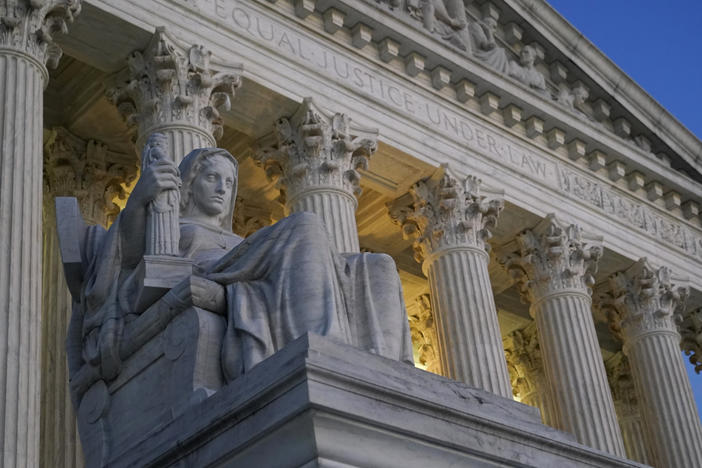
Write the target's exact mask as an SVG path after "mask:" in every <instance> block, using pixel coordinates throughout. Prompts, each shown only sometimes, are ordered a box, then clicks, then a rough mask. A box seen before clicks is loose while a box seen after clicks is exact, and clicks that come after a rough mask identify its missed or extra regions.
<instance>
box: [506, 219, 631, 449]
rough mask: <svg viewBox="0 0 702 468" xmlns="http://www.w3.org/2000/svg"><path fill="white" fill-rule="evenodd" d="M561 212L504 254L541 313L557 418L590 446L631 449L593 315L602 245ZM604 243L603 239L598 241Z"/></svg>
mask: <svg viewBox="0 0 702 468" xmlns="http://www.w3.org/2000/svg"><path fill="white" fill-rule="evenodd" d="M592 241H595V239H588V240H586V239H585V237H584V236H583V234H582V233H581V231H580V229H579V227H578V226H575V225H570V226H563V225H561V224H560V223H559V222H558V221H557V220H556V219H555V217H554V216H553V215H549V216H548V217H546V218H545V219H544V220H543V221H542V222H541V223H539V224H538V225H537V226H536V227H535V228H534V229H529V230H526V231H524V232H523V233H522V234H520V235H519V236H517V239H516V245H514V246H507V247H506V248H507V249H508V250H509V251H512V249H513V248H515V249H516V250H517V253H516V254H513V255H510V256H508V257H507V258H505V259H504V261H505V263H506V266H507V267H508V269H509V270H510V271H511V272H512V273H513V275H514V276H515V278H516V279H517V280H518V281H520V282H521V284H522V293H523V294H524V295H526V297H527V299H528V300H529V302H530V303H531V309H530V312H531V314H532V316H533V317H534V319H535V320H536V326H537V329H538V332H539V343H540V344H541V356H542V358H543V361H544V368H545V370H546V378H547V380H548V382H549V386H550V388H551V394H552V396H553V405H554V406H553V423H554V426H555V427H556V428H558V429H562V430H564V431H567V432H570V433H572V434H574V435H575V437H576V438H577V440H578V441H579V442H580V443H582V444H585V445H589V446H590V447H594V448H597V449H600V450H603V451H605V452H609V453H613V454H615V455H620V456H624V445H623V443H622V436H621V433H620V431H619V424H617V416H616V413H615V410H614V404H613V402H612V394H611V393H610V390H609V385H608V383H607V374H606V373H605V367H604V362H603V361H602V354H601V353H600V348H599V345H598V342H597V335H596V334H595V323H594V320H593V318H592V310H591V308H592V299H591V290H590V285H592V283H593V282H594V279H593V276H592V275H593V274H594V272H595V270H596V264H597V260H598V259H599V257H600V255H601V252H602V250H601V248H600V247H599V246H594V245H592V243H591V242H592ZM597 242H599V240H597Z"/></svg>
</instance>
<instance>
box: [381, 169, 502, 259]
mask: <svg viewBox="0 0 702 468" xmlns="http://www.w3.org/2000/svg"><path fill="white" fill-rule="evenodd" d="M481 184H482V183H481V181H480V179H478V178H477V177H474V176H468V177H465V178H461V177H458V176H456V175H454V174H452V173H451V172H450V171H449V170H448V169H447V168H446V167H444V168H442V170H441V171H439V172H437V174H435V175H434V176H433V177H431V178H430V179H427V180H423V181H420V182H418V183H416V184H415V185H414V186H413V187H412V188H411V189H410V193H409V196H408V197H403V198H400V199H398V200H397V201H396V202H395V203H393V204H392V205H391V206H390V215H391V217H392V218H393V220H394V221H395V222H396V223H398V224H399V225H400V226H401V227H402V232H403V235H404V236H405V238H408V239H413V240H414V251H415V260H417V261H418V262H423V261H424V260H425V259H427V258H428V257H429V256H431V254H433V253H436V252H439V251H441V250H444V249H450V248H454V247H464V246H468V247H472V248H476V249H481V250H489V249H490V244H488V240H489V239H490V237H492V234H491V233H490V230H491V229H492V228H494V227H495V225H496V224H497V217H498V216H499V214H500V212H501V211H502V209H503V208H504V201H503V200H502V199H501V198H497V197H499V196H501V194H499V193H497V192H490V191H486V190H484V189H483V188H481ZM483 192H485V193H483Z"/></svg>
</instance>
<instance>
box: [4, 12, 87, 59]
mask: <svg viewBox="0 0 702 468" xmlns="http://www.w3.org/2000/svg"><path fill="white" fill-rule="evenodd" d="M80 11H81V1H80V0H43V1H39V0H5V1H4V2H3V3H0V47H9V48H13V49H16V50H19V51H22V52H25V53H28V54H29V55H31V56H32V57H34V58H35V59H37V60H38V61H39V62H41V63H42V64H46V65H47V66H49V67H50V68H55V67H56V66H57V65H58V60H59V59H60V58H61V49H60V47H58V45H56V44H55V43H54V35H56V34H66V33H67V32H68V25H69V24H71V23H72V22H73V21H74V19H75V17H76V16H77V15H78V14H79V13H80Z"/></svg>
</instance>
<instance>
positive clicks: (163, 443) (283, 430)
mask: <svg viewBox="0 0 702 468" xmlns="http://www.w3.org/2000/svg"><path fill="white" fill-rule="evenodd" d="M171 413H172V414H177V416H172V417H170V418H169V419H167V420H162V421H155V422H154V423H153V424H152V425H151V427H153V430H152V431H151V432H150V433H149V434H148V435H146V436H144V437H143V438H142V439H141V440H140V441H139V442H137V443H134V444H130V445H129V446H127V445H122V446H120V447H114V449H113V451H112V452H111V453H112V454H113V455H112V456H111V457H110V460H109V463H108V464H109V466H112V467H127V466H215V465H216V466H224V465H226V466H277V467H300V466H304V467H318V466H334V467H342V466H343V467H351V466H359V467H360V466H377V467H389V466H402V467H407V468H412V467H418V468H419V467H422V468H424V467H427V466H432V467H443V466H515V465H520V466H539V467H541V466H569V467H579V466H590V467H591V466H599V467H633V466H641V465H638V464H636V463H634V462H631V461H628V460H623V459H620V458H617V457H615V456H612V455H609V454H605V453H603V452H600V451H597V450H593V449H591V448H588V447H585V446H583V445H580V444H578V443H576V442H574V440H573V437H572V436H570V435H568V434H565V433H563V432H560V431H557V430H555V429H552V428H549V427H546V426H544V425H542V424H541V423H540V419H539V414H538V411H537V410H536V409H534V408H531V407H528V406H526V405H523V404H521V403H518V402H515V401H512V400H509V399H506V398H502V397H499V396H496V395H493V394H490V393H487V392H484V391H482V390H477V389H473V388H470V387H468V386H466V385H464V384H462V383H459V382H455V381H452V380H449V379H446V378H443V377H440V376H437V375H434V374H430V373H428V372H424V371H421V370H419V369H416V368H414V367H412V366H409V365H407V364H402V363H399V362H396V361H392V360H388V359H385V358H381V357H378V356H375V355H372V354H368V353H365V352H363V351H360V350H357V349H355V348H352V347H349V346H346V345H340V344H337V343H335V342H333V341H331V340H329V339H326V338H321V337H319V336H316V335H311V334H309V335H305V336H303V337H301V338H299V339H298V340H296V341H295V342H293V343H291V344H290V345H289V346H287V347H286V348H285V349H283V350H282V351H280V352H279V353H277V354H275V355H274V356H272V357H270V358H269V359H267V360H265V361H264V362H262V363H261V364H259V365H258V366H256V367H255V368H254V369H253V370H252V371H251V372H250V373H248V374H246V375H244V376H242V377H241V378H239V379H237V380H236V381H234V382H233V383H231V384H230V385H228V386H226V387H223V388H222V389H220V390H219V391H218V392H217V393H215V394H214V395H212V396H211V397H209V398H208V399H206V400H205V401H201V402H199V403H194V404H192V405H191V406H190V407H186V408H181V409H180V411H172V412H171Z"/></svg>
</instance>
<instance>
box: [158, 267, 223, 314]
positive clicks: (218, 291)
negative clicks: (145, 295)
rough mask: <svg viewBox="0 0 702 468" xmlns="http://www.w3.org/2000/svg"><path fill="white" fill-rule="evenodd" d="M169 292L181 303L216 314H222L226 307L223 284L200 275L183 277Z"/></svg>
mask: <svg viewBox="0 0 702 468" xmlns="http://www.w3.org/2000/svg"><path fill="white" fill-rule="evenodd" d="M170 293H171V294H173V295H174V296H175V297H176V298H177V300H179V301H181V302H183V303H186V304H189V305H193V306H195V307H200V308H201V309H205V310H209V311H210V312H215V313H217V314H224V312H225V311H226V309H227V300H226V296H225V294H224V286H222V285H221V284H219V283H215V282H214V281H210V280H208V279H205V278H202V277H201V276H190V277H188V278H185V279H184V280H183V281H181V282H180V283H178V284H177V285H175V286H174V287H173V289H171V291H170Z"/></svg>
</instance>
